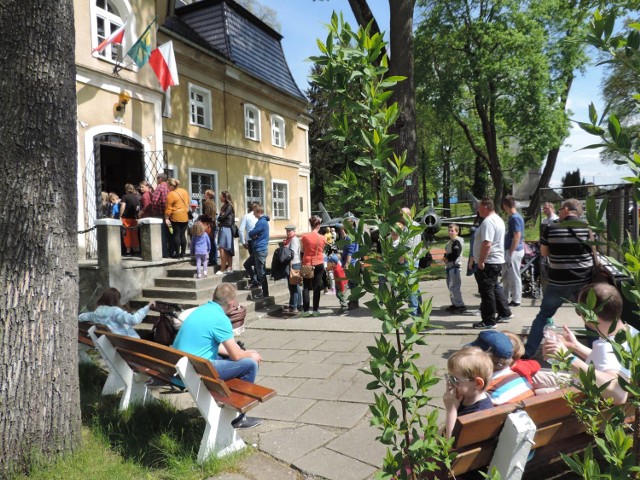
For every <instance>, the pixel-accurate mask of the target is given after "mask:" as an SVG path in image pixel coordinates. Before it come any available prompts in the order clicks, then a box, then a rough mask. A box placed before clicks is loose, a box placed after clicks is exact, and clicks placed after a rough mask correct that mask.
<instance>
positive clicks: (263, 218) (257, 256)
mask: <svg viewBox="0 0 640 480" xmlns="http://www.w3.org/2000/svg"><path fill="white" fill-rule="evenodd" d="M253 215H254V216H255V217H256V219H257V220H258V221H257V222H256V226H255V227H253V229H252V230H251V231H250V232H249V238H250V239H251V241H252V242H253V263H254V265H255V269H256V281H257V283H258V284H259V285H260V286H261V287H262V296H263V297H268V296H269V285H268V283H267V275H266V271H265V265H266V263H267V254H268V253H269V220H270V219H269V216H268V215H265V214H264V207H263V206H262V205H260V204H259V203H258V204H256V205H255V206H254V207H253ZM254 298H259V297H258V296H256V295H254Z"/></svg>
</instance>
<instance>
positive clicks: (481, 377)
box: [443, 347, 493, 438]
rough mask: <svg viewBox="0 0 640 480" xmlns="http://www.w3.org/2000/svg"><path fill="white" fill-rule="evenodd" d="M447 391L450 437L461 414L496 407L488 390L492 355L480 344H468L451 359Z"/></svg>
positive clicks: (447, 376) (446, 405)
mask: <svg viewBox="0 0 640 480" xmlns="http://www.w3.org/2000/svg"><path fill="white" fill-rule="evenodd" d="M447 371H448V373H447V374H446V380H447V386H446V390H445V392H444V397H443V401H444V408H445V435H446V436H447V438H450V437H451V435H452V433H453V427H454V426H455V424H456V420H457V418H458V417H459V416H460V415H466V414H468V413H473V412H478V411H480V410H487V409H489V408H492V407H493V402H492V401H491V398H489V396H488V395H487V393H486V392H485V389H486V388H487V385H488V384H489V380H490V378H491V374H492V373H493V363H492V362H491V357H490V356H489V354H487V353H486V352H484V351H482V349H480V348H477V347H464V348H462V349H461V350H458V351H457V352H454V353H453V355H451V356H450V357H449V359H448V360H447Z"/></svg>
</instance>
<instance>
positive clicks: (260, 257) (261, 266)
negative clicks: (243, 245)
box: [253, 250, 269, 296]
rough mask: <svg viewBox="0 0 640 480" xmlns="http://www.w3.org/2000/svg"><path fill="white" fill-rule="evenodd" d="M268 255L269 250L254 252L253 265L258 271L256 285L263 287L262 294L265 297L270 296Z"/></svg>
mask: <svg viewBox="0 0 640 480" xmlns="http://www.w3.org/2000/svg"><path fill="white" fill-rule="evenodd" d="M268 253H269V251H268V250H260V251H256V250H254V251H253V263H254V268H255V269H256V283H259V284H260V285H262V292H263V293H264V295H265V296H267V295H268V294H269V291H268V288H267V274H266V272H265V265H266V263H267V254H268Z"/></svg>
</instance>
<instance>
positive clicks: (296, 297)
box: [284, 223, 302, 313]
mask: <svg viewBox="0 0 640 480" xmlns="http://www.w3.org/2000/svg"><path fill="white" fill-rule="evenodd" d="M284 229H285V231H286V232H287V238H285V239H284V246H285V247H287V248H289V249H291V251H292V252H293V258H292V259H291V264H290V265H289V268H292V269H294V270H298V271H299V270H300V239H299V238H298V236H297V235H296V226H295V225H293V224H292V223H290V224H289V225H287V226H286V227H284ZM300 310H302V288H301V287H300V285H291V283H289V306H288V307H286V308H285V309H284V311H285V313H298V312H299V311H300Z"/></svg>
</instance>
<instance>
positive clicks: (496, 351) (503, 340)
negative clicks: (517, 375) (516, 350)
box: [469, 330, 513, 358]
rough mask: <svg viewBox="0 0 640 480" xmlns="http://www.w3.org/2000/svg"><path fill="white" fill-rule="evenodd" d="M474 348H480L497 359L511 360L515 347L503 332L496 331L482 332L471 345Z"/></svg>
mask: <svg viewBox="0 0 640 480" xmlns="http://www.w3.org/2000/svg"><path fill="white" fill-rule="evenodd" d="M469 345H470V346H472V347H480V348H481V349H482V350H484V351H485V352H489V353H491V354H493V355H495V356H496V357H500V358H511V357H512V356H513V345H512V344H511V340H509V337H507V336H506V335H505V334H504V333H502V332H497V331H496V330H485V331H484V332H480V334H479V335H478V338H476V339H475V340H474V341H473V342H471V343H470V344H469Z"/></svg>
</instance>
